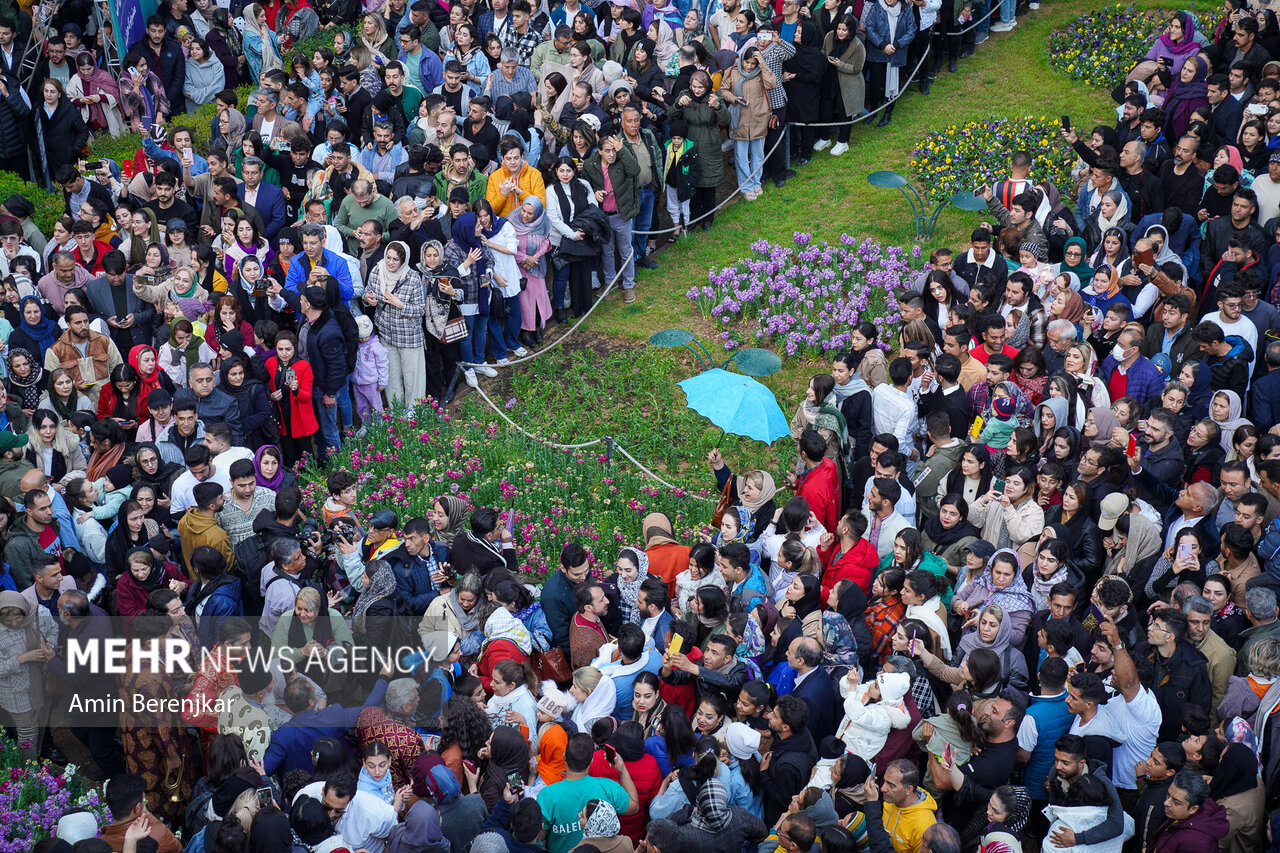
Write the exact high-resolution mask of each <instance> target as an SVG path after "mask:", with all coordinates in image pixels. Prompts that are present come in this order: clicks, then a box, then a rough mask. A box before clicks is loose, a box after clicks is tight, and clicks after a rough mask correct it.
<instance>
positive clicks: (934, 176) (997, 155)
mask: <svg viewBox="0 0 1280 853" xmlns="http://www.w3.org/2000/svg"><path fill="white" fill-rule="evenodd" d="M1060 129H1061V127H1060V124H1059V119H1058V118H1057V117H1055V116H1038V117H1037V116H1027V117H1024V118H1017V119H1009V118H996V119H991V120H990V121H974V122H969V123H968V124H963V125H954V124H953V125H951V126H950V127H948V128H945V129H943V130H938V131H935V132H933V133H930V134H929V135H927V136H926V137H925V138H924V139H923V140H921V142H920V146H919V147H918V148H916V150H915V151H913V152H912V153H911V167H912V168H913V169H915V172H916V176H917V177H918V178H919V183H920V186H921V187H922V188H923V190H924V192H925V194H926V195H927V196H928V197H929V198H931V199H933V200H934V201H942V200H943V199H948V198H951V196H953V195H955V194H956V193H958V192H960V191H961V190H968V191H972V190H973V189H974V188H975V187H977V186H980V185H982V184H988V185H989V184H991V183H992V182H994V181H997V180H1000V179H1002V178H1005V177H1008V175H1009V157H1010V156H1012V154H1013V153H1014V152H1015V151H1028V152H1030V153H1031V156H1032V158H1033V160H1032V167H1031V172H1032V174H1033V175H1034V176H1035V177H1036V179H1037V180H1048V181H1049V182H1050V183H1052V184H1053V185H1054V186H1056V187H1057V188H1058V190H1059V191H1060V192H1066V193H1067V195H1068V196H1069V197H1073V194H1072V193H1070V192H1069V190H1070V187H1071V164H1072V163H1073V162H1074V161H1075V154H1074V152H1072V150H1071V148H1070V147H1069V146H1068V145H1067V144H1066V142H1064V141H1063V139H1062V136H1061V134H1060Z"/></svg>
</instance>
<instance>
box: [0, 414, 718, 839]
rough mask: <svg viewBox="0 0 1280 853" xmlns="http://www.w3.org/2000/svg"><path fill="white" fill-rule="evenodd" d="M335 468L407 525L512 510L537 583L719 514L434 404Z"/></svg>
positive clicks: (315, 488)
mask: <svg viewBox="0 0 1280 853" xmlns="http://www.w3.org/2000/svg"><path fill="white" fill-rule="evenodd" d="M336 466H340V467H342V468H345V469H347V470H349V471H351V472H352V473H353V474H354V475H355V477H356V479H357V481H358V483H359V489H360V497H361V502H360V507H361V509H360V513H361V515H362V516H364V517H367V515H368V514H371V513H373V512H375V511H377V510H379V509H382V508H384V507H387V508H391V509H394V510H395V511H396V512H397V514H398V515H399V517H400V521H401V523H402V524H403V523H404V522H405V521H406V520H408V519H410V518H414V517H417V516H422V517H427V516H429V515H430V514H431V510H432V506H433V504H434V503H435V500H436V498H437V497H438V496H439V495H442V494H451V495H454V496H456V497H458V498H461V499H462V500H463V501H465V502H466V504H467V506H468V507H469V508H474V507H478V506H491V507H495V508H497V509H500V510H507V509H511V508H514V512H515V541H516V553H517V554H518V555H519V557H520V565H521V569H522V570H523V571H524V572H525V574H526V575H527V576H528V578H529V579H530V580H533V581H535V582H541V581H542V580H543V579H544V578H545V577H546V576H547V575H548V574H549V573H550V572H552V571H554V570H555V569H556V568H557V567H558V566H559V558H560V549H561V548H562V547H563V546H564V544H565V543H566V542H568V541H570V540H576V541H578V542H580V543H581V544H582V545H583V547H585V548H586V549H587V551H588V553H589V554H590V555H591V565H592V567H593V569H596V570H598V571H602V572H604V573H608V572H610V571H612V566H613V562H612V561H613V560H614V558H615V557H616V556H617V552H618V549H619V548H621V547H624V546H627V545H633V544H637V543H639V542H641V541H642V536H641V530H640V522H641V520H642V519H643V518H644V516H645V514H646V513H649V512H665V513H666V514H667V516H668V517H669V518H670V519H671V522H672V524H673V525H674V526H675V529H676V535H677V537H678V538H681V539H682V540H688V539H691V538H693V535H694V532H695V530H697V531H700V530H701V529H702V526H703V525H704V524H705V523H706V521H707V519H709V518H710V515H711V511H712V509H713V507H714V505H713V504H711V503H705V502H702V501H698V500H693V499H691V498H690V496H689V493H688V492H685V491H680V490H674V491H673V490H670V489H667V488H665V487H663V486H661V485H659V484H657V483H656V482H655V481H653V480H650V479H647V478H645V477H644V476H643V475H641V474H639V473H638V472H636V471H635V469H633V468H632V467H631V465H630V463H628V462H627V461H626V460H625V459H622V458H621V457H620V456H616V455H615V461H614V462H613V464H609V463H608V460H607V457H606V448H605V445H603V444H600V445H596V446H594V447H591V448H588V449H586V450H582V451H576V452H573V453H567V452H564V451H561V450H557V449H555V448H552V447H549V446H547V445H546V444H544V443H540V442H535V441H530V440H527V439H525V438H523V437H522V436H519V435H518V434H515V433H514V432H508V431H507V430H506V428H505V426H503V427H502V428H500V426H499V422H498V420H497V419H496V418H490V419H487V420H485V421H482V420H480V419H479V418H477V417H464V418H454V417H451V416H450V415H447V414H445V413H444V411H443V410H442V409H438V408H436V407H435V406H434V405H433V404H430V403H423V404H420V405H419V406H418V407H417V408H415V409H414V410H413V411H411V412H403V411H400V412H387V413H385V414H384V415H383V417H382V419H381V420H379V421H374V422H373V423H372V424H371V425H370V426H369V428H368V430H367V431H366V433H365V435H364V436H363V437H362V439H361V440H360V441H358V442H357V441H352V442H348V443H347V447H346V449H344V450H343V452H342V453H341V455H340V456H339V458H338V461H337V462H336ZM301 487H302V492H303V497H304V500H305V503H306V506H305V507H304V511H305V512H307V513H308V514H309V515H318V514H319V510H320V506H321V504H322V503H323V502H324V500H325V498H326V492H325V487H324V474H323V472H319V471H316V470H314V469H307V470H306V471H305V472H304V474H303V476H302V482H301ZM0 853H3V851H0Z"/></svg>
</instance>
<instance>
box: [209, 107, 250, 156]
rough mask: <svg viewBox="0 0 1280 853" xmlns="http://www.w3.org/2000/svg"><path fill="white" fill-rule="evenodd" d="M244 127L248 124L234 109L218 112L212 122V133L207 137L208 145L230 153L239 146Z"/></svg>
mask: <svg viewBox="0 0 1280 853" xmlns="http://www.w3.org/2000/svg"><path fill="white" fill-rule="evenodd" d="M246 127H248V122H247V121H246V120H245V117H244V113H242V112H240V111H239V110H238V109H236V108H235V107H228V108H226V109H224V110H219V112H218V115H217V116H216V117H215V118H214V120H213V132H212V133H211V134H210V137H209V145H210V146H213V147H217V148H225V149H226V150H228V151H231V150H233V149H235V148H236V146H238V145H239V144H240V140H241V139H244V131H245V128H246Z"/></svg>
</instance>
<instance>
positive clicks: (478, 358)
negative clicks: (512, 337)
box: [458, 314, 489, 370]
mask: <svg viewBox="0 0 1280 853" xmlns="http://www.w3.org/2000/svg"><path fill="white" fill-rule="evenodd" d="M463 319H464V320H466V321H467V331H468V332H470V333H471V334H469V335H467V336H466V337H465V338H463V339H462V340H460V341H458V348H459V349H460V350H461V351H462V360H463V361H466V362H470V363H471V364H484V336H485V330H486V329H487V328H488V327H489V324H488V323H487V322H485V321H486V320H488V318H487V317H481V316H480V315H479V314H466V315H463ZM466 369H467V370H472V369H474V368H470V367H468V368H466Z"/></svg>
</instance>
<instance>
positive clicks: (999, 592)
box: [951, 548, 1035, 645]
mask: <svg viewBox="0 0 1280 853" xmlns="http://www.w3.org/2000/svg"><path fill="white" fill-rule="evenodd" d="M1019 565H1020V564H1019V560H1018V554H1017V552H1015V551H1014V550H1013V549H1012V548H1001V549H1000V550H998V551H996V552H995V553H994V554H992V555H991V559H989V560H987V567H986V568H985V569H983V570H982V574H981V575H979V576H978V579H977V580H975V581H974V582H973V583H972V584H971V585H970V586H969V587H968V588H967V589H966V591H965V593H964V594H963V595H957V596H956V597H955V599H954V600H953V601H952V602H951V608H952V610H954V611H955V612H956V614H958V615H959V616H961V617H963V618H966V619H967V618H969V617H971V616H972V615H973V614H975V613H977V612H978V611H980V610H982V608H984V607H986V606H987V605H989V604H998V605H999V606H1000V609H1001V611H1003V613H1004V615H1005V616H1006V617H1007V618H1008V619H1009V624H1010V627H1011V628H1012V630H1013V643H1014V645H1021V644H1022V638H1023V635H1024V634H1025V632H1026V630H1027V625H1028V624H1029V623H1030V622H1031V616H1032V614H1033V613H1034V612H1035V599H1034V598H1033V597H1032V595H1031V590H1029V589H1027V584H1026V581H1024V580H1023V579H1022V574H1021V572H1019V571H1018V569H1019Z"/></svg>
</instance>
